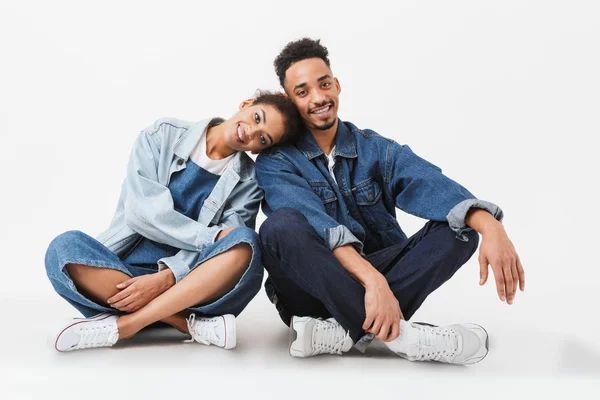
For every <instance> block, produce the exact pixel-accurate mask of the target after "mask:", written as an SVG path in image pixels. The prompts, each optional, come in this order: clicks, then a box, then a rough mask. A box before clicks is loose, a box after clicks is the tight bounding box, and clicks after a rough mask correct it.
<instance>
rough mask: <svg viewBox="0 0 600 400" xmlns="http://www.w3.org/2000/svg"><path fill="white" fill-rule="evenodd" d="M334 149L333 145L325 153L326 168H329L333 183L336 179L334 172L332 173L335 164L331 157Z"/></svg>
mask: <svg viewBox="0 0 600 400" xmlns="http://www.w3.org/2000/svg"><path fill="white" fill-rule="evenodd" d="M334 151H335V146H333V148H332V149H331V153H329V154H327V161H328V162H327V168H328V169H329V173H330V174H331V176H332V178H333V180H334V181H335V183H337V180H336V179H335V174H334V173H333V166H334V165H335V158H333V152H334Z"/></svg>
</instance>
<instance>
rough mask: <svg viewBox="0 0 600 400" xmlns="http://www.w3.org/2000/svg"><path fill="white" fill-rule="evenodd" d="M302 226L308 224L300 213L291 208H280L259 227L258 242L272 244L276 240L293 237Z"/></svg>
mask: <svg viewBox="0 0 600 400" xmlns="http://www.w3.org/2000/svg"><path fill="white" fill-rule="evenodd" d="M302 224H308V220H307V219H306V217H305V216H304V215H302V213H300V212H299V211H296V210H294V209H292V208H280V209H278V210H276V211H274V212H273V213H272V214H271V216H269V218H267V220H266V221H265V222H263V223H262V225H261V226H260V229H259V237H260V241H261V243H265V242H269V243H274V242H276V241H277V240H278V239H282V238H288V237H294V236H295V235H296V234H297V233H298V228H299V227H300V225H302Z"/></svg>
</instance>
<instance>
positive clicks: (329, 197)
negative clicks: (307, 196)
mask: <svg viewBox="0 0 600 400" xmlns="http://www.w3.org/2000/svg"><path fill="white" fill-rule="evenodd" d="M309 185H310V187H311V189H312V190H313V192H315V194H316V195H317V196H319V199H321V202H322V203H323V207H325V211H326V212H327V214H328V215H330V216H332V217H334V218H335V210H336V201H337V196H336V195H335V193H334V192H333V190H332V189H331V187H330V186H329V184H328V183H327V182H309Z"/></svg>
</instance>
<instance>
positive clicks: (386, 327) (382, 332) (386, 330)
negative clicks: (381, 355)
mask: <svg viewBox="0 0 600 400" xmlns="http://www.w3.org/2000/svg"><path fill="white" fill-rule="evenodd" d="M391 326H392V324H391V323H390V322H389V321H384V322H383V323H382V324H381V328H380V329H379V332H378V334H377V339H379V340H382V341H384V342H385V341H386V339H387V337H388V336H389V334H390V329H391Z"/></svg>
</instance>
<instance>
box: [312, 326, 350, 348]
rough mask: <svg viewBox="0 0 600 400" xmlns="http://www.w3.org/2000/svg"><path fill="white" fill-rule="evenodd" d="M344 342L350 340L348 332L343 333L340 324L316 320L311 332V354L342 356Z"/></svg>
mask: <svg viewBox="0 0 600 400" xmlns="http://www.w3.org/2000/svg"><path fill="white" fill-rule="evenodd" d="M346 340H350V331H348V332H346V331H344V328H342V327H341V325H340V324H338V323H337V322H332V321H328V320H324V321H323V320H317V321H316V324H315V326H314V327H313V332H312V348H313V353H312V354H313V355H315V354H324V353H328V354H342V348H343V347H344V344H346Z"/></svg>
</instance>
